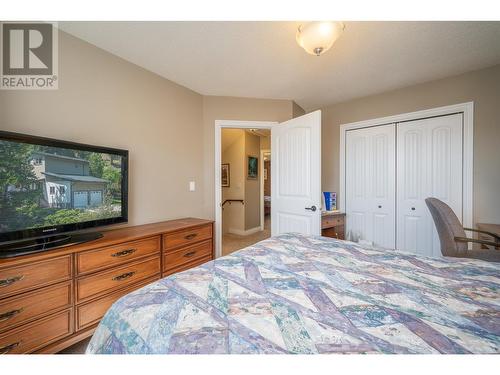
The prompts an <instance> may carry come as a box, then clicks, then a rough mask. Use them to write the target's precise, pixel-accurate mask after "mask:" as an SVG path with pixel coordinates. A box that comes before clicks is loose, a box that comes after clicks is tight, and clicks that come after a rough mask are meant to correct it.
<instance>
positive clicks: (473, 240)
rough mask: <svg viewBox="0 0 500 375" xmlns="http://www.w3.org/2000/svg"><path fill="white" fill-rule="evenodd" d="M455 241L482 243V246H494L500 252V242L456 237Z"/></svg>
mask: <svg viewBox="0 0 500 375" xmlns="http://www.w3.org/2000/svg"><path fill="white" fill-rule="evenodd" d="M454 240H455V241H457V242H474V243H480V244H482V245H488V246H494V247H495V249H496V250H500V248H498V245H499V244H498V242H493V241H484V240H476V239H475V238H466V237H455V238H454Z"/></svg>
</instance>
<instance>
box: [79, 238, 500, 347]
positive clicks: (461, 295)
mask: <svg viewBox="0 0 500 375" xmlns="http://www.w3.org/2000/svg"><path fill="white" fill-rule="evenodd" d="M499 288H500V264H498V263H487V262H483V261H480V260H469V259H467V260H460V259H433V258H425V257H419V256H414V255H411V254H409V253H404V252H398V251H391V250H383V249H373V248H365V247H361V246H359V245H358V244H355V243H351V242H346V241H339V240H334V239H329V238H325V237H319V236H318V237H315V236H304V235H299V234H286V235H280V236H277V237H272V238H270V239H268V240H264V241H262V242H259V243H257V244H255V245H253V246H251V247H248V248H246V249H243V250H240V251H238V252H236V253H233V254H231V255H229V256H225V257H222V258H219V259H217V260H215V261H212V262H208V263H206V264H204V265H202V266H200V267H196V268H193V269H191V270H188V271H185V272H181V273H178V274H175V275H173V276H170V277H167V278H164V279H162V280H159V281H157V282H154V283H152V284H150V285H148V286H146V287H144V288H142V289H139V290H137V291H135V292H133V293H131V294H129V295H127V296H125V297H123V298H121V299H120V300H118V301H117V302H116V303H115V304H114V305H113V306H112V307H111V308H110V309H109V310H108V312H107V313H106V315H105V316H104V318H103V319H102V320H101V322H100V324H99V326H98V328H97V330H96V332H95V333H94V336H93V337H92V339H91V341H90V344H89V346H88V348H87V353H137V354H153V353H185V354H194V353H220V354H224V353H235V354H243V353H248V354H257V353H275V354H280V353H307V354H312V353H499V352H500V306H499V305H500V297H499Z"/></svg>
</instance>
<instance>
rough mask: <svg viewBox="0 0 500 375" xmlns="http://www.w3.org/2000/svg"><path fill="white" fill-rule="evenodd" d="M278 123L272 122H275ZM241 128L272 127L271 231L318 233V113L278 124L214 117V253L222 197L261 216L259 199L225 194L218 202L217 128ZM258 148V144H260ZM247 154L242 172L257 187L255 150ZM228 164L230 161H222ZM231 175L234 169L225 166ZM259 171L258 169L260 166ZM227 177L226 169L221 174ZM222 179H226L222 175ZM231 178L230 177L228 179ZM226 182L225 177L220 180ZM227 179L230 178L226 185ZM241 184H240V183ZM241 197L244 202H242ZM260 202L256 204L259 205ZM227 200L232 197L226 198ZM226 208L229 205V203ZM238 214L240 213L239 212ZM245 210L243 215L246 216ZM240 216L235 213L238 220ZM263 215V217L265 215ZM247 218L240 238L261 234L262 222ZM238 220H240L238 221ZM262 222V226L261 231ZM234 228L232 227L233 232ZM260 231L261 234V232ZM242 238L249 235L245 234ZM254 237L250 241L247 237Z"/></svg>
mask: <svg viewBox="0 0 500 375" xmlns="http://www.w3.org/2000/svg"><path fill="white" fill-rule="evenodd" d="M278 124H279V126H276V125H278ZM226 128H229V129H243V130H245V131H246V134H250V133H251V132H252V130H253V132H257V131H259V129H260V130H262V129H267V130H271V132H270V138H269V146H268V147H267V148H266V147H265V146H262V148H263V149H271V155H272V156H271V161H270V169H271V173H270V175H272V177H271V179H272V184H271V197H272V198H271V199H272V202H271V215H270V217H271V218H272V220H271V221H272V222H271V223H270V227H271V228H270V229H271V230H270V234H271V235H272V236H277V235H280V234H283V233H289V232H295V233H302V234H305V235H320V234H321V111H314V112H311V113H308V114H306V115H303V116H300V117H296V118H293V119H290V120H287V121H284V122H281V123H276V122H256V121H232V120H216V121H215V154H214V155H215V180H214V184H215V254H216V257H220V256H221V255H222V246H221V244H222V240H223V238H222V237H223V236H222V233H223V222H222V216H223V210H222V208H223V207H222V206H223V205H224V206H226V205H228V204H230V201H226V200H227V199H231V200H233V199H234V200H237V201H239V202H234V203H236V204H238V203H239V204H242V205H245V208H246V207H248V212H255V211H257V212H258V215H259V216H260V217H261V218H262V216H261V215H260V212H262V211H263V210H262V211H261V205H262V201H261V200H259V197H258V198H257V202H255V204H254V203H253V201H252V202H248V201H247V202H246V201H245V199H246V198H241V195H242V194H241V191H240V197H237V198H232V197H231V198H227V199H226V200H224V201H226V204H224V201H223V200H222V192H223V189H224V188H223V187H222V183H223V181H222V177H223V173H222V168H223V167H222V131H223V129H226ZM259 147H260V146H259ZM253 150H254V151H253V152H252V153H246V154H245V158H244V160H245V161H244V166H243V170H244V171H245V175H244V176H245V178H246V180H245V181H248V180H252V181H253V184H252V189H257V192H259V191H260V189H259V186H260V185H259V181H258V176H259V175H261V174H262V173H263V172H259V167H258V165H259V164H258V162H259V159H263V158H260V154H259V152H258V151H256V149H255V148H254V149H253ZM225 164H229V163H225ZM225 168H226V169H229V170H230V172H229V173H230V174H231V175H232V170H233V168H232V167H231V166H229V168H227V167H225ZM260 170H263V167H262V166H261V167H260ZM224 174H225V175H226V174H227V172H224ZM225 179H226V180H227V178H226V177H225ZM230 179H231V180H232V177H230ZM225 183H227V181H225ZM231 183H232V182H231V181H229V185H230V184H231ZM241 187H243V182H241ZM241 200H243V202H241ZM259 202H260V204H259ZM231 204H232V201H231ZM228 207H229V206H228ZM240 215H241V214H240ZM246 215H247V214H246V213H245V216H244V217H245V219H246V217H247V216H246ZM241 217H242V216H240V218H241ZM264 217H265V215H264ZM252 218H253V219H252V221H249V222H246V221H245V226H244V229H243V230H242V232H240V233H236V234H240V235H244V236H248V235H251V234H253V233H256V232H262V225H261V224H260V223H261V220H258V219H257V220H255V216H253V215H252ZM240 220H241V219H240ZM265 224H266V223H265V220H264V229H265ZM233 232H234V231H233ZM264 235H265V234H264ZM247 239H249V238H248V237H247ZM252 241H253V239H252Z"/></svg>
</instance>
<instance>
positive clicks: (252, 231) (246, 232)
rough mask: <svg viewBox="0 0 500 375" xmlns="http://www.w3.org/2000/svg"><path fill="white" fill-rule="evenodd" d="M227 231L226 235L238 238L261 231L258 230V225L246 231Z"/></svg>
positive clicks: (233, 229) (232, 229)
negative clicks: (229, 234) (234, 235)
mask: <svg viewBox="0 0 500 375" xmlns="http://www.w3.org/2000/svg"><path fill="white" fill-rule="evenodd" d="M227 231H228V233H231V234H237V235H238V236H248V235H250V234H254V233H257V232H260V231H261V229H260V225H259V226H258V227H255V228H250V229H247V230H241V229H235V228H229V229H228V230H227Z"/></svg>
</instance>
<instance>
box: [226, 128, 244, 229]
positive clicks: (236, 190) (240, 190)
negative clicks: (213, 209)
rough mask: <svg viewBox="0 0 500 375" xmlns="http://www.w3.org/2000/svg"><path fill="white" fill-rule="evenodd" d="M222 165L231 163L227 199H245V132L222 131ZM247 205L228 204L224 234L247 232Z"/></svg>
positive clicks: (235, 130) (239, 130)
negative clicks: (232, 230)
mask: <svg viewBox="0 0 500 375" xmlns="http://www.w3.org/2000/svg"><path fill="white" fill-rule="evenodd" d="M221 161H222V163H229V187H223V188H222V202H224V200H226V199H243V200H244V199H245V131H244V130H241V129H222V152H221ZM245 207H246V206H245V205H242V204H240V203H231V204H229V203H227V204H226V205H225V206H224V210H222V233H227V232H229V229H236V230H239V231H244V230H245Z"/></svg>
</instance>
